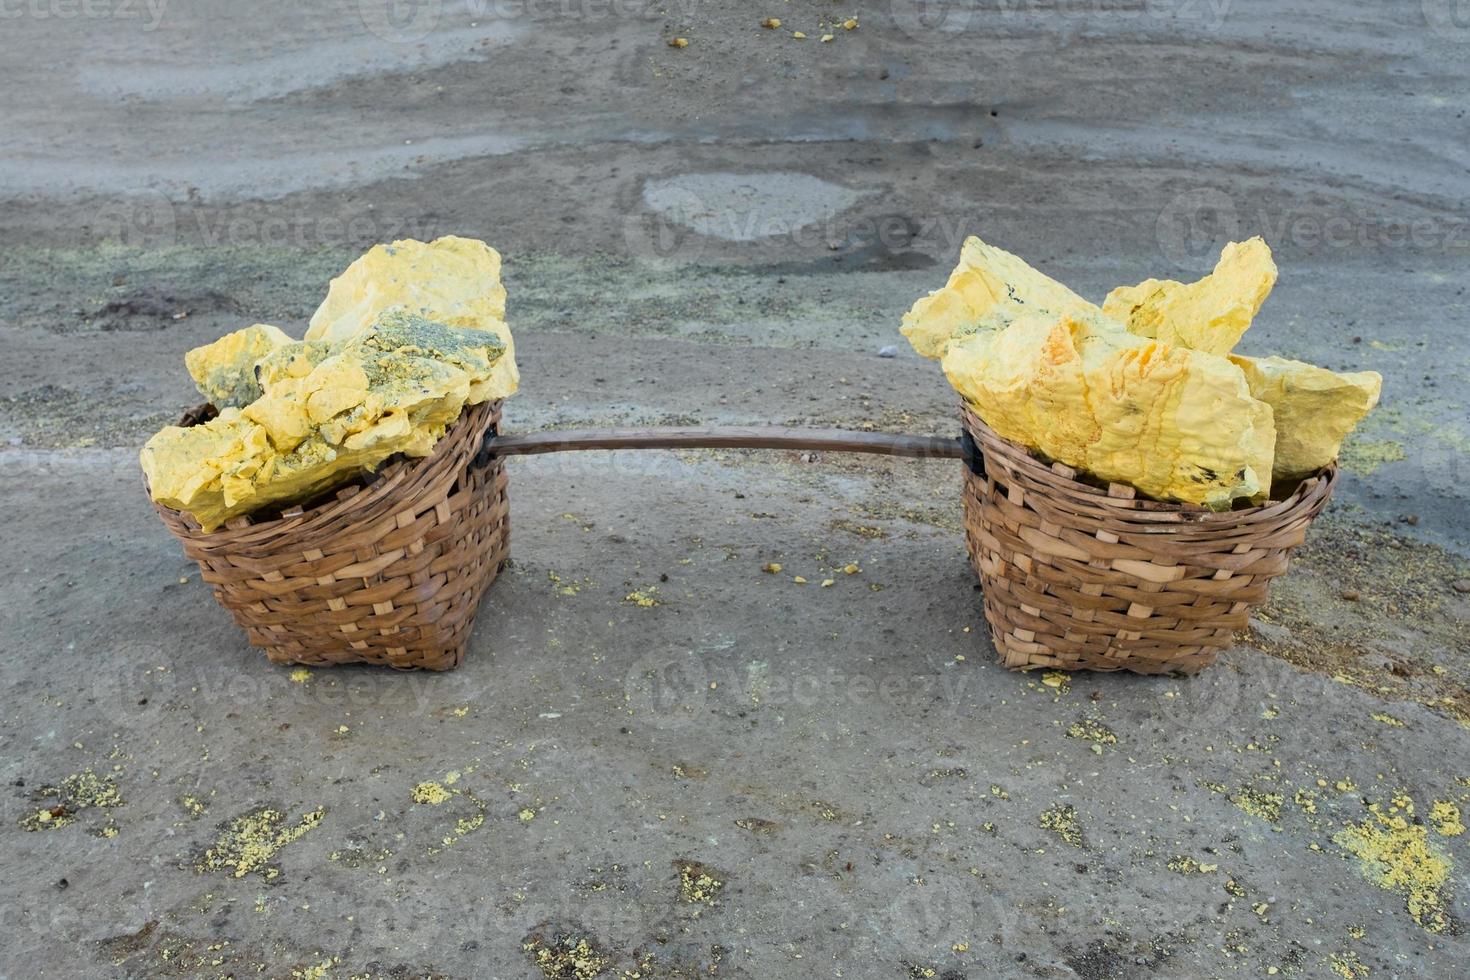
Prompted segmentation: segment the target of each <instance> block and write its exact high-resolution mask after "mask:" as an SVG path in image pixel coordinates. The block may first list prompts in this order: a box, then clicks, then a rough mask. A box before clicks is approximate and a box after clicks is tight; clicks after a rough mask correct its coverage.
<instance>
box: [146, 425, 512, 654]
mask: <svg viewBox="0 0 1470 980" xmlns="http://www.w3.org/2000/svg"><path fill="white" fill-rule="evenodd" d="M209 414H212V410H211V411H210V412H200V411H197V410H196V412H192V413H190V414H189V415H188V416H185V419H184V421H183V422H182V423H181V424H183V425H191V424H197V423H198V422H199V421H202V420H203V419H204V418H207V417H209ZM499 421H500V402H498V401H497V402H487V403H485V404H482V405H476V406H474V407H473V408H469V409H466V410H465V411H464V412H463V413H462V414H461V416H460V418H459V420H458V421H457V422H456V423H455V424H454V425H453V426H452V427H451V428H450V430H449V431H448V432H446V433H445V434H444V437H443V438H442V439H440V440H439V443H438V445H437V446H435V448H434V452H433V454H432V455H430V456H427V457H424V458H422V459H405V458H395V459H393V460H391V461H390V462H388V463H387V464H385V465H384V466H383V467H381V468H380V469H379V470H378V471H377V472H376V473H375V474H374V475H373V476H372V477H371V478H370V479H369V481H368V482H366V483H365V484H362V485H356V486H349V487H346V488H345V489H342V490H339V491H338V492H337V493H336V494H335V495H334V496H333V497H331V498H329V499H327V500H325V501H322V502H319V503H316V504H315V505H313V506H309V507H306V508H302V507H293V508H290V509H287V510H284V511H281V512H279V513H278V514H264V515H252V516H251V517H242V518H236V519H235V520H232V521H230V522H229V523H228V524H227V525H226V526H225V527H223V528H220V529H218V530H215V531H211V532H205V531H202V530H201V529H200V527H199V523H198V522H197V521H195V520H194V519H193V518H192V517H189V516H188V515H187V514H182V513H180V512H178V511H175V510H170V509H168V508H166V507H160V506H157V505H155V507H156V509H157V510H158V514H159V516H160V517H162V518H163V523H164V524H165V525H167V526H168V529H169V530H170V531H172V532H173V533H174V535H175V536H176V537H178V538H179V540H180V541H182V542H183V544H184V553H185V554H186V555H188V556H189V557H190V558H192V559H194V560H195V561H197V562H198V563H199V570H200V573H201V576H202V577H203V579H204V581H205V582H207V583H209V585H211V586H212V587H213V588H214V595H215V598H216V599H218V600H219V603H220V605H222V606H224V607H225V608H226V609H228V610H229V611H230V613H231V614H232V615H233V616H234V617H235V622H236V623H238V624H239V625H240V626H242V627H244V628H245V632H246V634H247V636H248V637H249V639H250V642H251V643H252V644H254V645H255V646H258V647H260V648H262V649H263V650H265V653H266V656H267V657H269V658H270V659H271V660H273V661H275V662H276V663H300V664H314V665H327V664H344V663H372V664H386V665H388V666H391V667H401V668H422V669H427V670H449V669H450V668H453V667H456V666H458V665H459V662H460V660H461V659H462V658H463V656H464V649H465V642H466V641H467V640H468V639H469V634H470V627H471V626H472V625H473V623H474V616H475V609H476V607H478V605H479V603H480V597H481V596H482V595H483V594H484V592H485V589H486V587H488V586H489V585H490V583H491V582H492V581H494V580H495V576H496V574H497V573H498V572H499V571H500V569H501V567H502V566H503V565H504V564H505V560H506V557H507V555H508V553H509V546H510V532H509V504H508V502H507V500H506V478H505V463H504V461H503V460H501V459H499V458H497V457H493V456H487V455H485V454H483V453H481V452H480V450H481V444H482V440H483V439H484V436H485V433H486V432H487V431H490V430H491V429H492V428H494V427H496V426H497V425H498V424H499Z"/></svg>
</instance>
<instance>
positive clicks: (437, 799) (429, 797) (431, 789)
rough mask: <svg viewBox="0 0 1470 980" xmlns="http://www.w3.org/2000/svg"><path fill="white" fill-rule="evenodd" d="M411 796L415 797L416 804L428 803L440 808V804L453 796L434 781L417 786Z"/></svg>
mask: <svg viewBox="0 0 1470 980" xmlns="http://www.w3.org/2000/svg"><path fill="white" fill-rule="evenodd" d="M409 795H410V796H412V797H413V801H414V802H415V803H428V804H430V805H431V806H438V805H439V804H440V803H443V802H445V801H446V800H448V799H449V797H450V795H451V794H450V792H449V790H447V789H445V788H444V787H443V786H441V785H439V784H438V783H436V782H434V781H433V780H427V781H425V782H422V783H419V784H418V785H417V786H415V787H414V788H413V790H412V791H411V792H410V793H409Z"/></svg>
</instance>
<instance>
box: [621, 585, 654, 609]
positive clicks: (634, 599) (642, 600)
mask: <svg viewBox="0 0 1470 980" xmlns="http://www.w3.org/2000/svg"><path fill="white" fill-rule="evenodd" d="M657 591H658V590H657V589H654V588H649V589H639V590H637V591H635V592H629V593H628V594H627V595H626V596H624V597H623V601H624V602H631V603H633V605H635V606H642V607H644V608H645V609H646V608H648V607H649V606H657V605H659V601H658V599H657V597H655V596H654V594H653V593H655V592H657Z"/></svg>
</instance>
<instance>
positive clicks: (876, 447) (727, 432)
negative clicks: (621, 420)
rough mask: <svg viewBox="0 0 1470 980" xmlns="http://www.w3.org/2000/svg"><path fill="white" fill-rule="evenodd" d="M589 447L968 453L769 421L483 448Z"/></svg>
mask: <svg viewBox="0 0 1470 980" xmlns="http://www.w3.org/2000/svg"><path fill="white" fill-rule="evenodd" d="M588 449H810V450H822V451H827V452H847V453H874V454H877V455H880V456H906V457H909V458H913V459H926V458H932V459H963V458H964V456H965V453H964V449H963V447H962V446H961V443H960V440H959V439H958V438H954V439H949V438H945V437H944V436H903V435H894V434H891V433H888V432H854V431H851V430H848V429H800V428H792V427H787V426H766V425H761V426H687V427H661V428H652V429H565V430H561V431H551V432H525V433H520V434H518V435H496V434H494V433H493V432H492V433H491V434H490V435H489V436H487V437H486V439H485V445H484V452H485V453H486V454H488V455H495V456H535V455H539V454H541V453H557V452H574V451H578V450H588Z"/></svg>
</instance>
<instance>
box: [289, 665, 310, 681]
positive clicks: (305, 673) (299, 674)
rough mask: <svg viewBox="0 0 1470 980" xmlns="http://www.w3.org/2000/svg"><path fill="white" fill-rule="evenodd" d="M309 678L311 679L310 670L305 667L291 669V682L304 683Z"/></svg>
mask: <svg viewBox="0 0 1470 980" xmlns="http://www.w3.org/2000/svg"><path fill="white" fill-rule="evenodd" d="M309 680H311V671H309V670H307V669H306V668H305V667H297V668H296V669H295V670H293V671H291V683H292V684H305V683H306V682H307V681H309Z"/></svg>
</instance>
